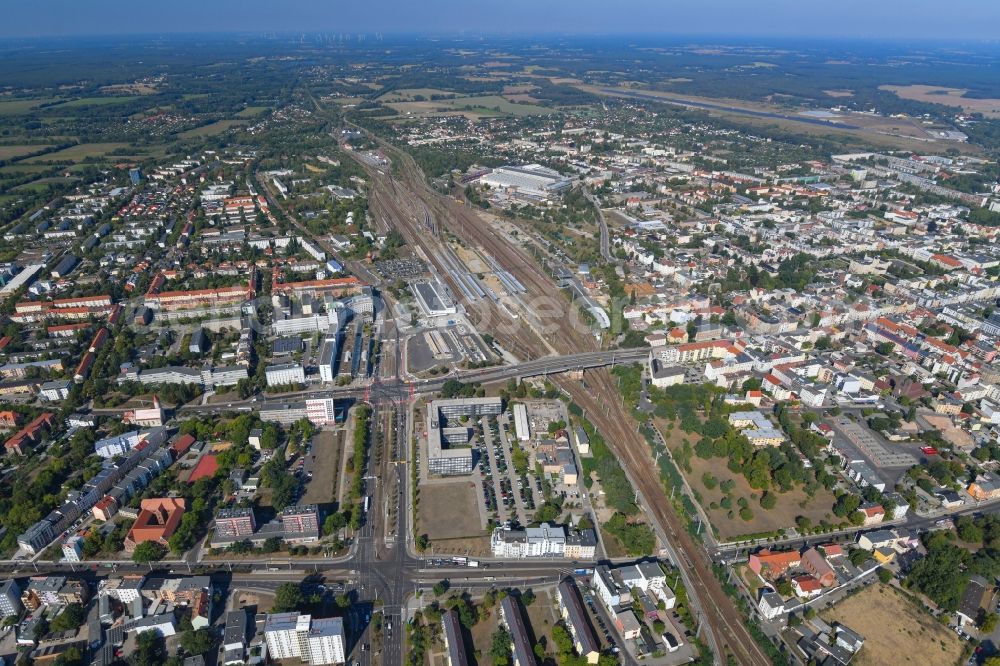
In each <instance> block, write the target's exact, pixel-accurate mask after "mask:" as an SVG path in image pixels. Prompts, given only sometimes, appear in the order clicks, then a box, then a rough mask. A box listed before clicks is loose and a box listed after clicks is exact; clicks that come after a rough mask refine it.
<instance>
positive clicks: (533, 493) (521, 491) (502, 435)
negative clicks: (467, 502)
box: [476, 416, 544, 525]
mask: <svg viewBox="0 0 1000 666" xmlns="http://www.w3.org/2000/svg"><path fill="white" fill-rule="evenodd" d="M509 427H510V426H509V423H508V421H507V419H506V417H505V416H501V417H500V418H499V419H498V418H496V417H486V418H484V419H482V420H481V421H480V422H479V423H477V424H476V432H477V435H478V451H479V464H478V474H479V477H480V480H481V483H482V491H481V497H482V505H481V508H482V509H483V510H484V511H485V514H486V515H487V516H488V517H493V518H494V519H495V520H496V521H498V522H501V523H502V522H506V521H508V520H510V521H516V522H518V523H520V524H521V525H527V524H529V523H530V522H531V521H532V520H533V518H534V513H535V509H536V508H537V507H538V506H540V505H541V504H542V502H543V501H544V496H543V492H542V491H543V485H542V480H541V479H539V478H537V477H536V475H535V474H533V473H528V474H522V475H518V474H517V472H516V470H515V469H514V466H513V464H512V463H511V460H512V456H511V448H510V447H511V445H510V440H509V438H508V436H507V431H508V428H509ZM515 489H516V491H515Z"/></svg>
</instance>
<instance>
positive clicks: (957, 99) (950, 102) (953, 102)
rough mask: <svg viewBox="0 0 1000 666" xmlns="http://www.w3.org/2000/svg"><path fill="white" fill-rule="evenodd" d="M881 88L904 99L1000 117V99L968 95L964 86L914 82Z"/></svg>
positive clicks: (880, 88) (990, 116)
mask: <svg viewBox="0 0 1000 666" xmlns="http://www.w3.org/2000/svg"><path fill="white" fill-rule="evenodd" d="M879 90H888V91H889V92H893V93H896V95H897V96H899V97H902V98H903V99H910V100H913V101H916V102H925V103H927V104H945V105H947V106H955V107H958V108H960V109H962V110H963V111H967V112H969V113H981V114H983V115H984V116H986V117H987V118H1000V99H990V98H981V97H980V98H976V97H966V96H965V93H967V92H969V91H968V90H965V89H963V88H947V87H944V86H927V85H919V84H914V85H909V86H879Z"/></svg>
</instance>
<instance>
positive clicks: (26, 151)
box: [0, 145, 48, 160]
mask: <svg viewBox="0 0 1000 666" xmlns="http://www.w3.org/2000/svg"><path fill="white" fill-rule="evenodd" d="M46 148H48V146H45V145H40V146H39V145H36V146H30V145H13V146H0V160H9V159H11V158H14V157H21V156H23V155H30V154H31V153H37V152H38V151H39V150H45V149H46Z"/></svg>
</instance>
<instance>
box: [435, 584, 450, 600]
mask: <svg viewBox="0 0 1000 666" xmlns="http://www.w3.org/2000/svg"><path fill="white" fill-rule="evenodd" d="M449 587H450V585H449V584H448V581H447V580H439V581H438V582H436V583H434V588H433V591H434V596H436V597H440V596H444V594H445V593H446V592H447V591H448V588H449Z"/></svg>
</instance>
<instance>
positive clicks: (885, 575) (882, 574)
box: [878, 568, 892, 584]
mask: <svg viewBox="0 0 1000 666" xmlns="http://www.w3.org/2000/svg"><path fill="white" fill-rule="evenodd" d="M878 579H879V580H880V581H882V582H883V583H886V584H888V583H889V581H891V580H892V572H891V571H889V570H888V569H885V568H879V570H878Z"/></svg>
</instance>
